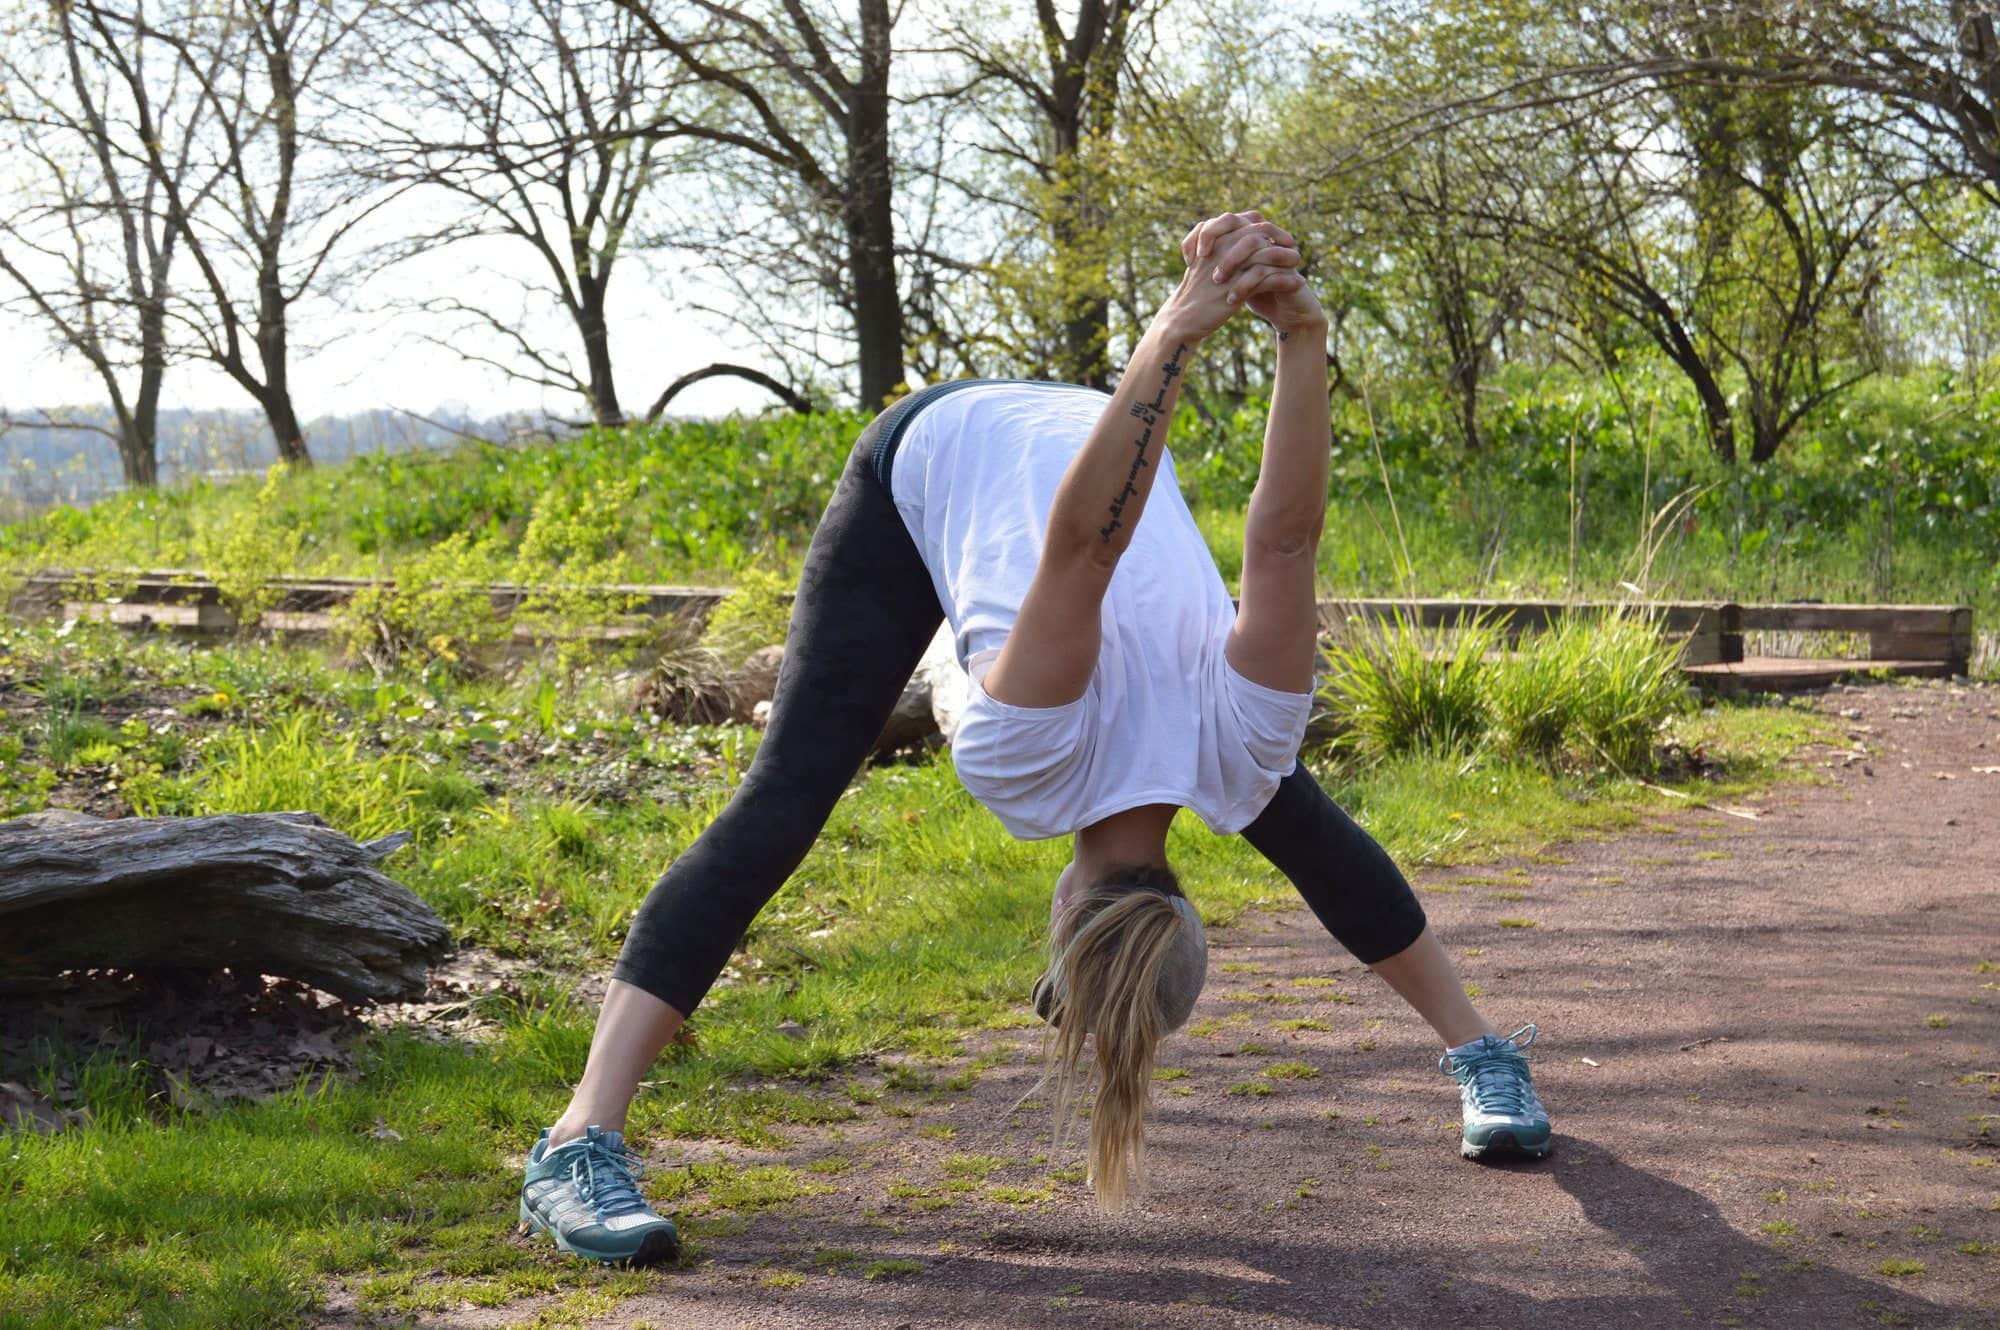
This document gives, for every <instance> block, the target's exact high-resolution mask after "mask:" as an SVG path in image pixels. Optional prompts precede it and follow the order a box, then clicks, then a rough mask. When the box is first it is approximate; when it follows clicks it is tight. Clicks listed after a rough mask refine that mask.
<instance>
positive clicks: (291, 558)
mask: <svg viewBox="0 0 2000 1330" xmlns="http://www.w3.org/2000/svg"><path fill="white" fill-rule="evenodd" d="M288 470H289V468H288V467H287V466H286V465H285V464H284V463H283V462H279V463H277V464H276V465H275V466H273V467H272V468H271V470H270V471H269V473H268V474H266V475H265V477H264V483H263V485H261V486H260V487H259V488H258V490H257V496H256V499H255V500H254V501H253V502H252V503H251V504H250V506H249V507H247V508H243V509H239V510H237V511H235V512H233V513H230V514H229V515H228V516H227V517H225V518H221V519H218V520H212V521H210V522H206V523H204V524H202V525H200V526H198V527H196V528H195V531H194V554H195V557H196V558H197V559H198V560H200V562H201V566H202V571H203V572H205V573H207V574H208V577H209V580H210V581H212V582H214V583H215V585H216V589H217V590H218V591H219V592H220V593H221V596H222V603H223V604H224V605H225V606H227V607H228V609H229V612H230V613H231V614H233V615H235V616H236V622H237V623H238V625H240V626H241V627H244V628H255V627H256V626H257V624H258V623H259V622H260V621H261V620H262V619H263V617H264V615H265V614H266V613H268V612H269V611H270V610H271V609H272V607H273V606H275V605H276V604H277V603H278V600H279V599H280V597H282V596H283V594H284V592H283V590H282V589H281V588H279V587H278V586H277V585H276V584H275V583H274V581H273V580H272V579H274V578H277V577H282V576H285V575H287V574H290V573H295V572H297V571H298V565H299V559H300V556H301V555H303V554H304V553H305V548H306V531H305V528H304V527H302V526H299V525H297V524H296V523H293V522H290V521H288V520H287V519H286V518H285V516H284V514H283V513H282V512H280V510H279V499H280V497H281V492H282V489H283V487H284V483H285V475H286V473H287V471H288Z"/></svg>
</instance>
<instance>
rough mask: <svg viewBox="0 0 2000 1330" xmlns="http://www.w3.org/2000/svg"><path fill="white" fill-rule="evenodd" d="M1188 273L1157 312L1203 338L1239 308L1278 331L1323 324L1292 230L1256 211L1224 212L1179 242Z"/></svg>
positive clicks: (1323, 318)
mask: <svg viewBox="0 0 2000 1330" xmlns="http://www.w3.org/2000/svg"><path fill="white" fill-rule="evenodd" d="M1181 257H1182V258H1183V259H1184V260H1185V261H1186V262H1187V265H1188V266H1187V271H1186V272H1185V273H1183V274H1182V276H1181V283H1180V286H1179V287H1177V288H1176V289H1175V291H1174V294H1173V295H1172V297H1171V298H1169V300H1168V302H1167V309H1166V310H1163V311H1162V313H1167V314H1172V315H1174V316H1176V321H1177V322H1180V323H1183V324H1184V325H1185V326H1186V328H1187V330H1188V331H1189V332H1192V333H1194V334H1195V335H1196V336H1198V337H1207V336H1208V335H1209V334H1210V333H1213V332H1214V331H1215V330H1216V329H1217V328H1220V327H1221V326H1222V325H1223V324H1225V323H1227V322H1228V321H1229V319H1230V316H1232V315H1233V314H1235V313H1236V311H1237V310H1239V309H1248V310H1249V311H1250V312H1251V313H1252V314H1255V315H1256V316H1257V317H1258V318H1260V319H1262V320H1264V322H1266V323H1268V324H1270V325H1271V326H1272V327H1273V328H1276V329H1277V330H1278V331H1279V332H1280V333H1292V332H1298V331H1304V330H1307V329H1310V328H1313V327H1323V326H1324V325H1325V323H1326V315H1325V314H1324V313H1323V312H1322V311H1321V309H1320V304H1319V298H1318V297H1317V296H1315V295H1314V294H1313V292H1312V288H1311V287H1310V286H1308V285H1307V284H1306V279H1305V278H1304V277H1302V276H1300V275H1299V271H1298V269H1299V265H1300V263H1301V262H1303V260H1302V258H1301V256H1300V254H1299V243H1298V241H1296V240H1294V239H1293V238H1292V236H1291V233H1290V232H1288V231H1286V230H1285V229H1284V228H1283V227H1280V226H1278V225H1276V224H1274V223H1272V222H1267V221H1265V220H1264V216H1263V214H1262V213H1258V212H1225V213H1223V214H1221V215H1220V216H1217V217H1211V218H1209V219H1208V220H1207V221H1205V222H1202V223H1201V224H1200V225H1198V226H1196V227H1195V228H1194V229H1193V230H1192V231H1189V232H1188V233H1187V236H1186V238H1184V239H1183V240H1182V241H1181Z"/></svg>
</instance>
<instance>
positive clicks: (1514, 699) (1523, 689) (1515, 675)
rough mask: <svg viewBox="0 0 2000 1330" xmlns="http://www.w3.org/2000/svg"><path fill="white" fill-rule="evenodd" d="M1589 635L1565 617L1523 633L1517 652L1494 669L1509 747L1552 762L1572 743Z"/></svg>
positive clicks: (1497, 706) (1496, 708)
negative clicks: (1582, 667)
mask: <svg viewBox="0 0 2000 1330" xmlns="http://www.w3.org/2000/svg"><path fill="white" fill-rule="evenodd" d="M1587 636H1588V635H1587V633H1586V632H1585V630H1584V629H1583V627H1582V626H1581V625H1580V624H1579V623H1578V622H1577V621H1576V619H1575V618H1573V617H1570V616H1564V617H1563V618H1562V619H1560V620H1558V621H1557V622H1555V623H1553V624H1551V625H1550V626H1549V627H1548V629H1547V630H1546V631H1543V632H1540V633H1531V634H1528V635H1526V636H1524V637H1523V638H1522V639H1521V641H1520V643H1519V650H1518V651H1516V652H1515V654H1514V655H1512V656H1510V657H1509V658H1508V659H1507V660H1505V661H1504V662H1502V663H1501V665H1500V666H1499V668H1498V669H1496V670H1495V671H1494V672H1493V714H1494V718H1495V719H1496V720H1497V721H1498V722H1499V727H1500V733H1501V735H1502V736H1503V738H1504V739H1505V741H1506V743H1507V746H1508V747H1509V748H1511V749H1513V750H1514V751H1515V752H1517V753H1520V754H1522V755H1523V756H1525V757H1532V758H1535V759H1537V760H1538V761H1541V762H1545V763H1553V762H1554V761H1555V760H1556V758H1557V757H1559V756H1560V755H1561V754H1562V752H1563V750H1564V749H1565V748H1566V747H1568V745H1569V744H1570V743H1571V742H1572V741H1574V739H1575V737H1576V727H1577V706H1578V700H1579V699H1578V696H1577V681H1578V677H1579V675H1580V673H1581V664H1580V657H1581V656H1582V655H1583V653H1584V651H1585V649H1586V647H1587V641H1586V638H1587Z"/></svg>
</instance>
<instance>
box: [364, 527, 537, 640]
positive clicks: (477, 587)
mask: <svg viewBox="0 0 2000 1330" xmlns="http://www.w3.org/2000/svg"><path fill="white" fill-rule="evenodd" d="M492 573H493V569H492V566H491V564H490V562H489V561H488V560H487V559H486V558H485V557H483V556H482V555H481V554H480V552H479V551H478V550H476V549H475V548H474V547H473V542H472V537H471V536H470V535H469V534H467V533H466V532H463V531H459V532H455V533H453V534H452V535H450V536H447V537H446V538H445V539H444V540H442V541H440V542H438V543H437V544H436V545H434V546H432V547H431V548H430V549H428V550H425V551H423V552H422V553H421V554H417V555H413V556H412V557H410V558H409V559H406V560H405V561H404V562H403V564H402V566H401V568H399V569H398V570H397V573H396V580H395V582H394V584H393V585H388V586H370V587H363V588H362V589H361V590H359V591H357V592H356V593H355V594H354V596H353V597H352V598H351V599H349V600H348V602H347V603H346V604H345V605H342V606H340V607H339V608H338V609H336V610H334V612H333V622H334V639H335V641H337V642H338V643H339V644H340V645H341V646H342V647H343V648H344V649H345V650H347V651H348V652H350V653H352V654H353V655H356V656H359V657H361V658H362V659H363V660H365V661H367V662H368V663H369V664H370V665H371V666H373V667H374V668H375V671H376V673H378V674H383V673H387V672H388V671H390V670H394V669H396V668H398V667H399V666H402V665H406V664H429V663H432V662H438V663H442V664H444V665H446V666H448V667H450V668H451V669H452V670H454V671H455V672H458V673H468V672H470V671H471V670H472V669H473V668H475V666H476V664H477V662H478V660H479V656H480V654H481V653H482V652H483V651H484V650H485V649H487V648H489V647H491V646H493V645H494V644H495V643H497V642H500V641H501V640H503V639H504V638H505V637H506V636H507V633H508V628H507V624H506V622H505V621H504V620H503V619H502V618H501V617H500V616H499V615H498V614H497V613H495V611H494V609H493V602H492V599H491V598H490V597H489V596H488V594H487V592H486V588H485V586H484V583H486V582H488V581H490V580H491V578H492Z"/></svg>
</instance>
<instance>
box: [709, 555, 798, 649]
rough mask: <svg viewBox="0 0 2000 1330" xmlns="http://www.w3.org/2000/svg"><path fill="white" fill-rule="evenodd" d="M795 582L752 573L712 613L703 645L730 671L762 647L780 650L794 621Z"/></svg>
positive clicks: (740, 578)
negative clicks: (786, 632) (778, 647)
mask: <svg viewBox="0 0 2000 1330" xmlns="http://www.w3.org/2000/svg"><path fill="white" fill-rule="evenodd" d="M793 585H794V582H793V579H791V578H787V577H785V576H783V575H781V574H778V573H770V572H764V571H761V570H756V569H753V570H751V571H749V572H746V573H745V574H744V575H743V576H741V577H739V578H738V579H737V580H736V585H735V587H734V588H733V589H732V590H731V591H730V593H729V595H728V596H726V597H724V598H723V600H722V602H721V603H720V604H719V605H717V606H716V607H715V608H714V609H713V610H711V611H710V612H709V616H708V626H707V628H706V629H705V630H704V631H703V633H702V637H701V641H702V645H703V646H705V647H707V648H709V649H710V650H711V651H713V652H715V653H716V655H717V657H718V658H720V659H721V660H722V662H723V663H724V664H726V665H728V666H730V667H732V668H733V667H735V666H738V665H741V664H742V663H743V660H744V658H745V657H746V656H748V655H749V654H750V653H751V652H753V651H755V650H757V649H758V648H759V647H768V646H780V645H782V644H783V643H784V640H785V630H786V628H787V627H788V626H789V625H790V622H791V617H792V588H793Z"/></svg>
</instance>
